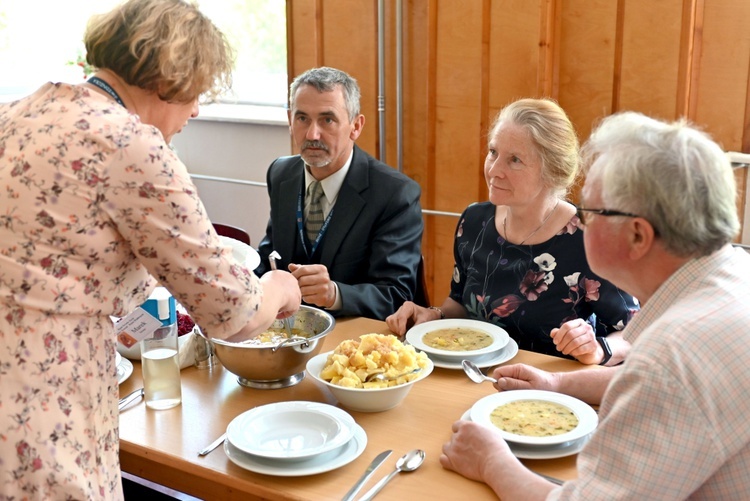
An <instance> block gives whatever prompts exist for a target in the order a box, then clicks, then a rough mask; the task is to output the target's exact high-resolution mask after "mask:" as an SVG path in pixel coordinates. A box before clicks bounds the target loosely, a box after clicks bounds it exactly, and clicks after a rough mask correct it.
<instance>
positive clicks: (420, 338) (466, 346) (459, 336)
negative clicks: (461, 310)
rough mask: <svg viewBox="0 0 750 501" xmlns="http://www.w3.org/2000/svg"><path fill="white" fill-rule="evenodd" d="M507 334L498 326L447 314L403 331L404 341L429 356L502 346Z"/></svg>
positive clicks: (465, 354)
mask: <svg viewBox="0 0 750 501" xmlns="http://www.w3.org/2000/svg"><path fill="white" fill-rule="evenodd" d="M509 339H510V336H508V333H507V332H506V331H505V329H503V328H502V327H499V326H497V325H494V324H491V323H488V322H482V321H479V320H468V319H461V318H451V319H444V320H433V321H431V322H424V323H421V324H417V325H415V326H414V327H412V328H411V329H409V330H408V331H407V332H406V341H407V342H408V343H409V344H411V345H412V346H414V347H415V348H416V349H418V350H420V351H424V352H425V353H427V354H428V355H430V356H437V357H440V358H450V359H465V358H467V359H471V358H472V357H477V356H482V355H486V354H489V353H494V352H496V351H499V350H501V349H503V348H505V345H507V344H508V340H509Z"/></svg>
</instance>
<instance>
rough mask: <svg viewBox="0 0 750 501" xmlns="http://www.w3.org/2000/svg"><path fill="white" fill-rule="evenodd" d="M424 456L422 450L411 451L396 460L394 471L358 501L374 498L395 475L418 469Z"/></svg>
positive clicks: (367, 500) (368, 500)
mask: <svg viewBox="0 0 750 501" xmlns="http://www.w3.org/2000/svg"><path fill="white" fill-rule="evenodd" d="M424 456H425V453H424V451H423V450H422V449H413V450H411V451H409V452H407V453H406V454H404V455H403V456H401V457H400V458H398V461H396V469H395V470H393V471H392V472H390V473H389V474H388V476H386V477H383V478H382V479H381V480H380V481H379V482H378V483H377V484H375V485H373V486H372V489H370V490H369V491H367V492H366V493H365V495H364V496H362V497H361V498H359V501H370V499H372V498H374V497H375V494H377V493H378V492H380V489H382V488H383V487H384V486H385V484H387V483H388V482H390V480H391V479H392V478H393V477H395V476H396V474H397V473H401V472H410V471H414V470H416V469H417V468H419V466H420V465H421V464H422V463H423V462H424Z"/></svg>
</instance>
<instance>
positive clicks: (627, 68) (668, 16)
mask: <svg viewBox="0 0 750 501" xmlns="http://www.w3.org/2000/svg"><path fill="white" fill-rule="evenodd" d="M623 17H624V20H623V39H622V70H621V75H620V79H621V85H620V96H619V109H620V110H639V111H641V112H643V113H646V114H647V115H651V116H653V117H655V118H662V119H667V120H672V119H674V118H676V117H677V114H676V113H675V111H676V110H675V104H676V98H675V96H676V95H677V88H678V83H679V80H680V75H679V68H680V40H681V28H682V0H661V1H659V2H654V1H652V0H628V2H626V4H625V9H624V12H623Z"/></svg>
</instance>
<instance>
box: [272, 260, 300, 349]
mask: <svg viewBox="0 0 750 501" xmlns="http://www.w3.org/2000/svg"><path fill="white" fill-rule="evenodd" d="M277 259H281V254H279V253H278V252H276V251H272V252H271V253H270V254H269V255H268V265H269V266H270V267H271V269H272V270H276V260H277ZM282 322H283V324H284V329H285V330H286V335H287V337H288V338H290V339H291V338H293V337H294V334H292V320H291V318H289V317H286V318H285V319H283V320H282ZM274 351H276V350H275V349H274Z"/></svg>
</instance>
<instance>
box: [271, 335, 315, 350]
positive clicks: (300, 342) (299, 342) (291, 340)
mask: <svg viewBox="0 0 750 501" xmlns="http://www.w3.org/2000/svg"><path fill="white" fill-rule="evenodd" d="M309 343H310V340H309V339H308V338H306V337H303V336H291V337H288V338H286V339H282V340H281V341H279V344H277V345H276V346H274V347H273V348H271V351H272V352H274V353H275V352H276V351H277V350H280V349H281V348H288V347H292V346H302V347H303V348H307V347H308V346H310V345H309Z"/></svg>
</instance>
